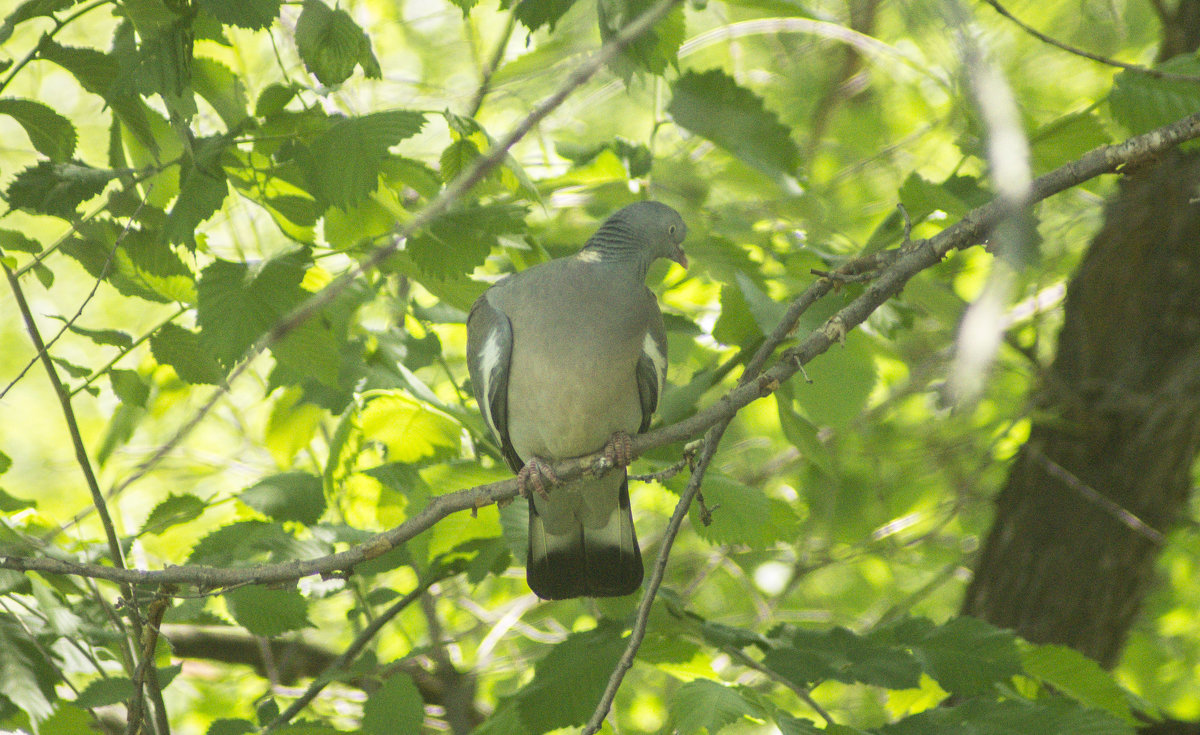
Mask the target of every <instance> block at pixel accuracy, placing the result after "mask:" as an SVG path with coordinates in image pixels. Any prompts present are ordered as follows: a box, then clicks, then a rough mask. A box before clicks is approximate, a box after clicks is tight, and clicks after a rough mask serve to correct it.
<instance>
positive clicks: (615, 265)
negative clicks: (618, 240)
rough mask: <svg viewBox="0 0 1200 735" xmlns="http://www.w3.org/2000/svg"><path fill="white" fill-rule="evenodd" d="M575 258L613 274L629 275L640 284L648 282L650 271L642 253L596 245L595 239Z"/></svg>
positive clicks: (630, 249)
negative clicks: (647, 272)
mask: <svg viewBox="0 0 1200 735" xmlns="http://www.w3.org/2000/svg"><path fill="white" fill-rule="evenodd" d="M575 257H576V258H577V259H578V260H580V261H581V262H583V263H593V264H599V265H604V266H605V267H606V268H608V269H610V270H611V271H613V272H616V273H622V274H627V275H628V276H629V278H631V279H633V280H636V281H637V282H639V283H641V282H644V281H645V280H646V271H648V270H649V269H650V264H649V263H648V262H646V258H645V257H644V255H643V254H642V253H641V252H638V251H637V250H635V249H633V248H627V247H625V248H622V247H611V248H606V247H603V246H599V245H596V244H595V238H592V240H589V241H588V244H587V245H586V246H584V248H583V250H580V251H579V253H578V254H577V255H576V256H575Z"/></svg>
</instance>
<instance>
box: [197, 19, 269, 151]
mask: <svg viewBox="0 0 1200 735" xmlns="http://www.w3.org/2000/svg"><path fill="white" fill-rule="evenodd" d="M254 4H255V3H245V5H248V6H253V5H254ZM275 12H276V13H278V12H279V3H278V0H276V2H275ZM192 89H194V90H195V91H196V94H198V95H200V96H201V97H202V98H204V101H205V102H208V104H210V105H212V108H213V110H215V111H216V113H217V116H218V117H220V118H221V121H222V122H223V123H225V128H226V129H227V130H229V131H231V132H232V131H236V130H239V129H240V128H241V126H242V123H244V122H245V121H246V120H247V119H249V117H250V112H249V107H250V103H249V102H248V101H247V99H246V89H245V87H244V86H243V85H242V79H241V77H239V76H238V75H237V74H234V73H233V70H231V69H230V68H229V67H228V66H225V65H224V64H222V63H221V62H219V61H216V60H215V59H209V58H207V57H204V56H197V57H196V58H194V59H192Z"/></svg>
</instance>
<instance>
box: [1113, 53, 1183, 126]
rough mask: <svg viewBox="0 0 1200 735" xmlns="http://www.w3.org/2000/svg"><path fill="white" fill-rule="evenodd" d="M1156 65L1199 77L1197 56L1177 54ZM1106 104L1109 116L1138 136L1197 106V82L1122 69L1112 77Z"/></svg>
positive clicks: (1170, 70) (1180, 116)
mask: <svg viewBox="0 0 1200 735" xmlns="http://www.w3.org/2000/svg"><path fill="white" fill-rule="evenodd" d="M1158 68H1159V69H1160V70H1162V71H1167V72H1172V73H1175V74H1190V75H1192V76H1200V59H1197V58H1195V57H1194V56H1191V55H1180V56H1176V57H1175V58H1173V59H1170V60H1168V61H1166V62H1164V63H1162V64H1159V65H1158ZM1108 105H1109V108H1110V109H1111V110H1112V114H1113V117H1114V118H1116V120H1117V122H1119V123H1121V125H1123V126H1125V129H1126V130H1128V131H1129V133H1130V134H1131V135H1141V134H1142V133H1147V132H1149V131H1151V130H1153V129H1154V128H1157V127H1161V126H1163V125H1167V124H1168V123H1173V122H1175V121H1176V120H1178V119H1180V118H1182V117H1187V116H1188V115H1191V114H1192V113H1194V112H1195V111H1196V110H1198V109H1200V85H1197V84H1196V83H1195V82H1189V81H1182V80H1172V79H1158V78H1155V77H1152V76H1149V75H1148V74H1139V73H1137V72H1134V71H1122V72H1121V73H1119V74H1117V75H1116V76H1115V77H1113V88H1112V91H1111V92H1110V93H1109V95H1108Z"/></svg>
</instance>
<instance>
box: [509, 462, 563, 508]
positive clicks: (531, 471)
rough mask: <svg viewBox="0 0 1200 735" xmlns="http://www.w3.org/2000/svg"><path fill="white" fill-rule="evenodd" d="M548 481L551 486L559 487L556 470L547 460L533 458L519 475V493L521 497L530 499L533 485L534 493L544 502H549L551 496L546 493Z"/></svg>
mask: <svg viewBox="0 0 1200 735" xmlns="http://www.w3.org/2000/svg"><path fill="white" fill-rule="evenodd" d="M546 480H549V481H550V484H551V485H557V484H558V475H556V474H554V469H553V468H552V467H551V466H550V464H549V463H548V462H546V460H544V459H541V458H540V457H533V458H531V459H530V460H529V461H528V462H526V463H525V466H524V467H522V468H521V471H520V472H518V473H517V492H518V493H520V495H521V497H523V498H528V497H529V487H530V486H531V485H532V486H533V491H534V492H536V493H537V494H538V496H539V497H540V498H541V499H542V500H549V499H550V494H549V493H547V492H546Z"/></svg>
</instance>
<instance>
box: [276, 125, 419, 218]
mask: <svg viewBox="0 0 1200 735" xmlns="http://www.w3.org/2000/svg"><path fill="white" fill-rule="evenodd" d="M424 124H425V116H424V115H423V114H421V113H419V112H412V111H408V110H391V111H388V112H376V113H372V114H370V115H363V116H361V117H352V118H346V119H343V120H339V121H337V122H336V123H334V124H333V125H332V126H331V127H330V128H329V129H328V130H326V131H324V132H322V133H321V134H320V135H318V136H317V137H316V138H315V139H314V140H313V141H312V142H311V143H310V144H309V145H308V147H307V148H306V149H305V151H304V153H303V155H302V156H301V157H300V163H301V167H302V168H303V170H304V176H305V178H306V179H307V180H308V183H309V191H310V192H311V193H312V194H313V196H315V197H316V198H317V199H318V200H319V201H321V202H324V203H326V204H327V205H333V206H337V207H340V208H342V209H347V208H349V207H351V206H353V205H354V204H357V203H358V202H361V201H362V200H364V199H365V198H366V197H367V195H368V194H370V193H371V192H372V191H374V190H375V188H376V187H377V186H379V174H380V172H381V170H382V165H383V161H384V159H385V158H386V157H387V155H388V148H390V147H392V146H394V145H396V144H397V143H399V142H400V141H402V140H404V139H405V138H409V137H412V136H413V135H416V134H417V133H418V132H419V131H420V130H421V127H422V126H423V125H424Z"/></svg>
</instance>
